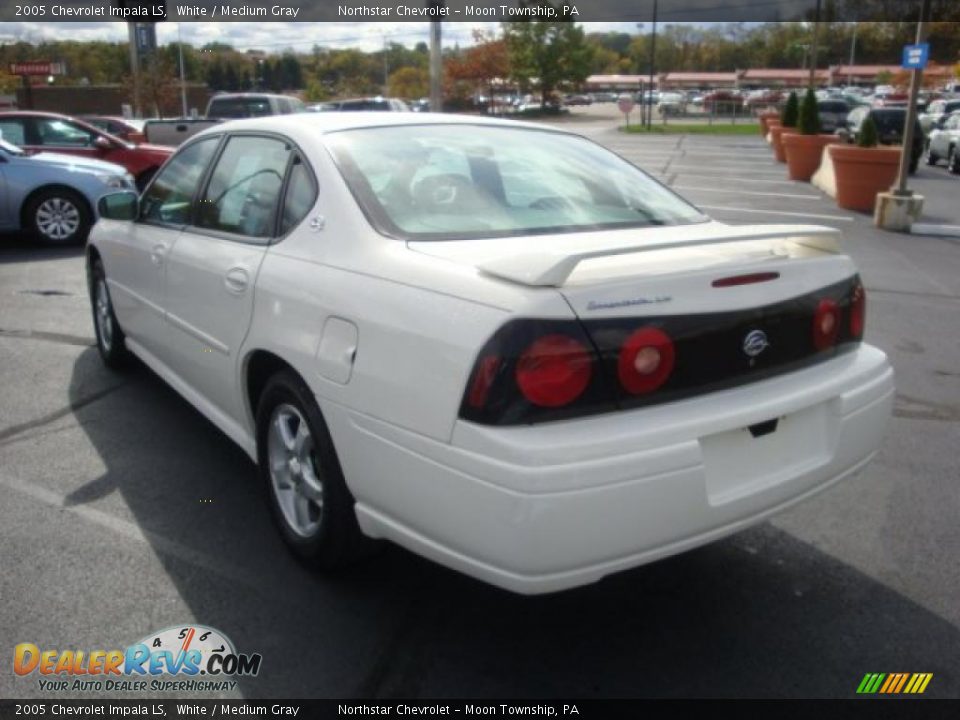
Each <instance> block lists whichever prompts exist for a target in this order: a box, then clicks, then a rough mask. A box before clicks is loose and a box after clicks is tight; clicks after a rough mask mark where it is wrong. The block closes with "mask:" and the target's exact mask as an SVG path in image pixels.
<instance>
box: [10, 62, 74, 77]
mask: <svg viewBox="0 0 960 720" xmlns="http://www.w3.org/2000/svg"><path fill="white" fill-rule="evenodd" d="M10 74H11V75H63V74H64V67H63V63H59V62H50V61H49V60H31V61H29V62H16V63H10Z"/></svg>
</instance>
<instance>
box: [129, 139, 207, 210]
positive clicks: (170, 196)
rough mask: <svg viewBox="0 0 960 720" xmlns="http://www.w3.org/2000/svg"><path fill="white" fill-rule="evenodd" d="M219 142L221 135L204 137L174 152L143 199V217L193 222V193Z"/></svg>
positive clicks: (194, 193) (141, 207) (141, 203)
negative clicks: (191, 220)
mask: <svg viewBox="0 0 960 720" xmlns="http://www.w3.org/2000/svg"><path fill="white" fill-rule="evenodd" d="M219 142H220V138H219V137H210V138H204V139H203V140H198V141H197V142H195V143H192V144H190V145H188V146H187V147H185V148H183V149H182V150H180V151H179V152H178V153H177V154H176V155H174V156H173V157H172V158H171V159H170V162H168V163H167V164H166V165H165V166H164V168H163V169H162V170H161V171H160V173H159V174H158V175H157V176H156V177H155V178H154V180H153V182H152V183H151V184H150V187H148V188H147V190H146V192H145V193H144V194H143V197H142V198H141V199H140V219H141V220H146V221H148V222H158V223H165V224H170V225H186V224H187V223H189V222H190V215H191V203H192V202H193V197H194V195H196V193H197V189H198V186H199V185H200V180H201V178H202V177H203V173H204V171H205V170H206V169H207V165H208V164H209V163H210V159H211V158H212V157H213V153H214V151H215V150H216V149H217V144H218V143H219Z"/></svg>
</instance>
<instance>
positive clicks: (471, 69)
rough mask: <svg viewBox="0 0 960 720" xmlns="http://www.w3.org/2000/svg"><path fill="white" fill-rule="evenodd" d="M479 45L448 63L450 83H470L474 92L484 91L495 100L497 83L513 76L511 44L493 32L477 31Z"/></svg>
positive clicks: (447, 69) (476, 42)
mask: <svg viewBox="0 0 960 720" xmlns="http://www.w3.org/2000/svg"><path fill="white" fill-rule="evenodd" d="M473 39H474V42H475V44H474V45H473V46H471V47H469V48H467V49H466V50H464V51H462V52H460V53H458V54H457V55H456V56H454V57H451V58H449V59H448V61H447V62H446V63H445V65H446V74H447V76H448V80H449V81H452V82H454V83H456V82H466V83H468V84H470V85H472V86H473V88H474V89H477V88H482V89H483V91H485V92H486V93H487V95H488V96H490V97H492V96H493V90H494V81H496V80H502V79H504V78H506V77H507V75H509V73H510V58H509V54H508V49H507V43H506V41H505V40H504V39H502V38H497V37H496V35H495V34H494V33H492V32H484V31H482V30H474V31H473Z"/></svg>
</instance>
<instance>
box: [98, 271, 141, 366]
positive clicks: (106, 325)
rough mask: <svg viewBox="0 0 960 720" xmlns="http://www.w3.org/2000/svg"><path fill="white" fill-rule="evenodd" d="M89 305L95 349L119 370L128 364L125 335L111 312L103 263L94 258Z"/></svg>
mask: <svg viewBox="0 0 960 720" xmlns="http://www.w3.org/2000/svg"><path fill="white" fill-rule="evenodd" d="M90 305H91V307H92V308H93V329H94V334H95V335H96V338H97V350H99V351H100V357H101V358H102V359H103V362H104V364H105V365H106V366H107V367H109V368H112V369H114V370H120V369H123V368H125V367H127V366H128V365H129V364H130V359H131V355H130V351H129V350H127V345H126V336H125V335H124V334H123V330H121V329H120V323H118V322H117V316H116V315H115V314H114V312H113V301H112V300H111V299H110V288H109V287H108V286H107V274H106V272H105V271H104V269H103V263H102V262H101V261H100V260H99V259H96V260H94V261H93V265H92V267H91V270H90Z"/></svg>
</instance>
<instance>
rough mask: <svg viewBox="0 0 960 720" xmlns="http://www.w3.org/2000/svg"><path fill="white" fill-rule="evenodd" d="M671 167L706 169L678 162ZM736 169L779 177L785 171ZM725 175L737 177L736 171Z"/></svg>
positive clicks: (753, 173) (751, 173)
mask: <svg viewBox="0 0 960 720" xmlns="http://www.w3.org/2000/svg"><path fill="white" fill-rule="evenodd" d="M726 164H727V163H724V165H726ZM670 167H671V168H672V169H674V170H677V169H679V168H689V169H690V170H703V169H704V167H703V165H684V164H682V163H680V164H676V165H671V166H670ZM710 169H711V170H716V169H717V168H710ZM734 169H735V170H736V171H737V172H747V173H749V175H771V176H773V177H778V178H782V177H783V171H782V170H781V171H779V172H778V171H776V170H772V169H771V170H746V169H744V168H734ZM724 177H735V174H734V173H729V174H727V175H724Z"/></svg>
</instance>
